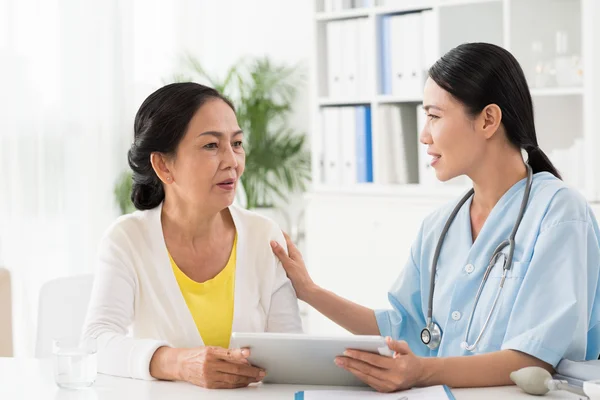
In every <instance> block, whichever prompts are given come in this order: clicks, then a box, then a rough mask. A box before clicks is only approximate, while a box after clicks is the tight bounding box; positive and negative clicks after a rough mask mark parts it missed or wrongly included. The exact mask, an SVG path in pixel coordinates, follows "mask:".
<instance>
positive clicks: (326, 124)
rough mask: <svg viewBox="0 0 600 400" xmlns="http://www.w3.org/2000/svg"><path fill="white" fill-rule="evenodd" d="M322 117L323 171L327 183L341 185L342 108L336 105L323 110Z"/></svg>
mask: <svg viewBox="0 0 600 400" xmlns="http://www.w3.org/2000/svg"><path fill="white" fill-rule="evenodd" d="M321 118H322V123H323V124H322V125H323V130H322V132H321V133H322V139H323V141H322V143H323V164H324V165H323V171H324V177H325V179H324V181H323V183H324V184H326V185H335V186H337V185H339V184H340V183H341V182H342V165H341V164H342V159H341V156H342V155H341V150H340V142H341V130H340V109H339V108H336V107H331V108H329V107H328V108H324V109H323V110H321Z"/></svg>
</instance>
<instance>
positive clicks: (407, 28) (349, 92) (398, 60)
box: [325, 10, 438, 99]
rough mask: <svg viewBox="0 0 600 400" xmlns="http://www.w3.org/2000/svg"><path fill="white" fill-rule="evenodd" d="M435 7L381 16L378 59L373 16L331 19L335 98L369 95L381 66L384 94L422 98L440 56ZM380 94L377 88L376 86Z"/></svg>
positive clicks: (329, 36)
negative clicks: (376, 57) (427, 78)
mask: <svg viewBox="0 0 600 400" xmlns="http://www.w3.org/2000/svg"><path fill="white" fill-rule="evenodd" d="M435 15H436V14H434V12H433V11H432V10H425V11H420V12H414V13H408V14H399V15H387V16H383V17H381V18H379V19H378V20H377V27H378V32H377V55H378V58H379V59H378V60H377V62H373V60H372V56H371V54H373V55H374V54H375V53H374V52H372V51H371V50H372V46H373V43H372V39H371V36H372V35H371V34H370V32H369V27H370V25H369V22H370V21H369V20H368V19H367V18H355V19H349V20H339V21H338V20H336V21H329V22H327V24H326V26H325V34H326V54H327V83H328V96H329V97H330V98H358V99H362V98H366V97H368V96H369V95H371V94H372V92H371V88H374V86H375V84H374V83H371V80H372V75H373V74H372V71H371V69H374V68H375V66H376V65H377V66H378V82H379V85H378V86H379V88H378V92H379V94H383V95H396V96H404V97H408V98H413V99H414V98H420V97H421V96H422V94H423V85H424V83H425V79H426V77H427V70H428V69H429V67H430V66H431V65H432V64H433V63H434V62H435V61H436V60H437V53H438V52H437V23H436V20H435ZM373 92H375V89H373Z"/></svg>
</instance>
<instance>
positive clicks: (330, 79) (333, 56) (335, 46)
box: [325, 21, 344, 98]
mask: <svg viewBox="0 0 600 400" xmlns="http://www.w3.org/2000/svg"><path fill="white" fill-rule="evenodd" d="M343 22H344V21H331V22H328V23H327V25H326V27H325V30H326V35H327V86H328V90H329V93H328V94H329V97H331V98H339V97H342V94H343V90H342V88H343V86H342V85H343V79H342V73H343V70H342V63H343V60H342V46H341V43H342V23H343Z"/></svg>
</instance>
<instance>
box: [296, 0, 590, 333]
mask: <svg viewBox="0 0 600 400" xmlns="http://www.w3.org/2000/svg"><path fill="white" fill-rule="evenodd" d="M312 1H313V4H314V15H313V19H312V21H308V22H307V23H311V24H312V26H313V28H314V29H313V35H312V38H311V40H312V41H313V52H312V59H311V74H310V93H311V94H310V98H311V104H310V110H311V133H312V135H311V143H312V144H311V146H312V163H313V165H312V166H313V184H312V187H311V189H310V191H309V193H308V194H307V196H306V198H307V209H306V232H307V236H306V237H307V242H306V253H307V254H306V259H307V265H308V266H309V268H310V270H311V276H312V277H313V279H314V280H315V281H316V282H317V283H319V284H321V285H323V286H324V287H326V288H328V289H330V290H332V291H334V292H336V293H338V294H340V295H342V296H345V297H347V298H350V299H352V300H353V301H357V302H359V303H361V304H364V305H366V306H369V307H372V308H381V307H386V308H387V307H388V306H389V305H388V300H387V295H386V293H387V290H388V289H389V287H390V286H391V285H392V283H393V282H394V280H395V278H396V277H397V276H398V274H399V273H400V271H401V270H402V268H403V266H404V265H405V262H406V260H407V259H408V256H409V248H410V245H411V243H412V242H413V240H414V238H415V235H416V234H417V232H418V229H419V227H420V224H421V221H422V220H423V218H424V217H425V216H427V215H428V214H430V213H431V212H432V211H433V210H435V209H436V208H438V207H439V206H441V205H443V204H445V203H446V202H448V201H450V200H451V199H455V198H457V197H458V196H460V195H461V194H462V193H464V191H465V190H466V189H467V188H468V187H469V186H470V185H469V182H468V180H464V179H463V180H461V179H457V180H454V182H448V183H445V184H441V183H439V182H436V180H435V178H434V179H429V178H431V176H429V177H428V176H427V175H426V173H427V171H426V169H425V170H423V167H422V165H421V164H420V163H421V161H423V160H422V157H419V155H420V154H421V153H420V151H422V148H421V147H420V146H422V145H421V144H420V143H418V142H417V141H416V139H415V140H413V141H412V142H411V144H410V145H411V146H413V147H412V148H409V147H406V146H405V151H406V152H407V154H410V155H411V156H412V159H411V161H410V162H411V163H413V165H412V168H415V165H414V164H415V163H416V164H417V165H416V168H417V169H418V170H419V173H420V174H419V176H418V179H417V181H416V182H414V181H410V182H404V183H394V182H390V181H389V179H387V180H386V176H385V174H383V179H382V174H381V171H382V168H383V169H385V167H386V165H387V164H386V163H384V165H383V166H382V160H381V159H378V157H379V154H378V149H379V147H381V146H380V145H383V147H384V148H385V147H386V143H387V142H386V141H387V140H389V139H390V136H391V135H393V134H394V130H393V129H391V128H390V124H389V123H385V121H382V115H386V114H385V110H386V109H389V107H397V108H398V109H401V110H403V111H402V112H403V113H404V111H406V110H408V111H407V114H408V115H409V116H410V118H407V119H408V120H410V121H411V124H412V126H414V125H415V123H414V122H415V119H417V108H418V107H419V105H420V103H421V101H422V92H421V91H418V90H417V91H415V90H412V91H408V92H397V91H392V93H389V90H388V92H386V91H385V90H382V89H384V88H385V85H383V84H384V83H386V82H385V80H384V79H383V77H382V73H383V72H384V71H385V68H382V65H383V64H384V63H385V62H387V61H386V57H387V59H389V57H393V56H394V55H393V54H392V51H390V50H388V51H387V53H386V51H385V50H384V49H385V48H388V49H389V47H386V46H383V45H382V43H381V40H380V39H381V37H382V32H385V29H384V28H386V27H385V26H383V25H384V24H387V23H389V22H386V20H387V21H389V18H394V17H397V16H404V15H406V14H408V15H409V14H411V13H420V12H428V13H429V14H428V15H429V17H428V23H429V24H430V25H429V26H430V29H428V30H427V32H428V34H423V36H422V38H421V39H422V40H423V43H426V44H423V45H422V46H420V47H419V48H421V49H424V50H423V53H422V54H420V55H419V57H422V58H423V59H424V60H428V59H429V60H437V58H439V57H441V56H442V55H443V54H444V53H445V52H446V51H448V50H450V49H451V48H453V47H455V46H457V45H459V44H461V43H464V42H473V41H485V42H491V43H495V44H498V45H501V46H503V47H505V48H507V49H508V50H510V51H511V52H512V53H513V54H514V55H515V57H516V58H517V59H518V60H519V62H520V63H521V66H522V67H523V70H524V71H525V73H526V76H527V78H528V82H529V83H530V88H531V94H532V97H533V101H534V107H535V116H536V128H537V135H538V140H539V142H540V146H541V147H542V149H544V151H545V152H546V153H547V154H548V155H549V156H550V158H551V159H552V161H553V162H555V164H556V165H557V167H558V168H559V170H561V172H562V173H563V175H564V177H565V181H566V182H567V183H568V184H569V185H571V186H572V187H575V188H576V189H578V190H579V191H580V192H581V193H582V194H584V196H585V197H586V198H587V199H588V200H589V201H590V202H591V203H592V206H593V208H594V210H595V212H596V215H600V157H599V156H598V155H597V153H598V151H600V129H598V124H597V123H596V118H595V116H596V115H597V114H598V113H599V112H600V75H599V74H600V72H599V71H600V40H598V39H597V38H600V24H599V23H598V21H600V2H599V1H597V0H371V1H360V0H354V1H349V0H343V1H340V0H333V3H336V4H335V5H334V6H338V8H337V9H331V8H332V7H331V3H329V4H328V5H327V7H326V3H325V0H312ZM352 3H355V4H360V5H365V6H364V7H355V8H349V7H350V6H351V5H352ZM340 8H341V9H340ZM422 15H423V14H422ZM352 21H361V22H360V24H362V29H363V31H362V32H363V35H362V36H364V37H362V38H361V39H360V40H362V41H361V43H362V44H361V46H363V50H362V51H361V52H360V57H358V58H357V59H358V60H359V62H360V63H362V64H364V65H366V66H367V67H363V68H358V69H357V70H358V71H361V72H362V76H363V79H364V81H365V83H366V85H364V87H363V89H362V90H361V91H360V93H352V94H351V95H345V94H339V93H338V95H335V94H332V91H330V76H329V74H330V71H331V65H329V57H330V52H329V51H328V45H331V43H337V45H338V46H339V47H340V48H346V47H347V46H348V45H349V43H351V42H348V41H345V40H347V39H341V40H338V41H332V39H331V37H328V36H329V35H328V34H329V33H330V32H331V28H328V25H329V24H332V23H342V24H344V23H347V22H352ZM388 28H389V27H388ZM557 37H558V39H557ZM594 38H595V39H594ZM565 46H566V49H565ZM396 48H397V47H394V49H396ZM557 49H558V50H559V52H557ZM558 53H565V54H567V55H569V56H573V55H577V56H579V57H580V58H579V59H578V60H577V61H578V62H579V67H580V68H581V69H582V70H583V78H581V76H574V75H573V74H572V73H570V74H566V73H564V70H565V69H564V68H563V73H562V74H561V76H560V77H558V75H557V74H558V68H557V66H560V65H563V66H564V65H565V63H566V62H570V61H573V60H572V58H571V57H569V58H565V57H563V58H561V59H560V60H559V62H558V63H557V62H556V60H557V54H558ZM558 55H560V54H558ZM430 62H431V61H430ZM560 63H562V64H560ZM423 64H424V66H423V71H422V72H423V73H424V75H425V77H426V67H425V65H426V64H427V63H426V62H425V61H424V63H423ZM570 71H572V69H571V70H570ZM387 83H389V82H387ZM388 89H389V88H388ZM358 106H368V107H370V111H371V115H372V119H371V121H372V124H371V138H372V148H373V159H372V161H373V165H372V167H373V182H363V183H350V184H349V183H348V182H347V181H344V180H342V179H340V180H339V182H335V181H327V180H326V179H324V178H326V174H324V170H325V167H326V165H325V163H324V158H323V152H324V151H325V150H326V149H325V148H324V147H326V144H325V143H324V138H325V136H324V135H325V132H324V125H323V121H322V118H321V116H322V112H323V110H332V109H335V108H338V107H341V108H344V107H358ZM404 117H405V116H404V114H403V120H404ZM416 122H417V128H416V129H414V132H412V133H411V134H413V135H414V137H416V136H417V135H418V121H416ZM409 125H410V124H409ZM328 132H329V131H328ZM402 132H403V134H407V131H406V130H405V129H403V130H402ZM343 135H345V136H343ZM347 140H353V139H352V134H349V133H348V132H343V133H342V136H338V139H337V143H339V144H340V145H343V143H342V142H343V141H347ZM331 143H336V141H335V140H334V141H333V142H329V144H330V145H331ZM563 167H567V168H571V169H572V172H570V173H565V172H566V171H565V170H564V169H563ZM428 172H429V174H430V175H431V174H433V171H432V170H430V171H428ZM421 175H423V176H424V177H425V178H427V179H422V176H421ZM387 178H389V176H387ZM307 321H308V326H307V331H308V332H311V333H316V334H336V333H342V330H341V328H339V327H336V326H335V324H333V323H331V322H330V321H327V320H326V319H325V318H324V317H322V316H320V315H319V314H318V313H316V312H312V310H311V311H310V312H309V317H308V319H307Z"/></svg>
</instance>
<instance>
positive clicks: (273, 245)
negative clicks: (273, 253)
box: [271, 241, 277, 249]
mask: <svg viewBox="0 0 600 400" xmlns="http://www.w3.org/2000/svg"><path fill="white" fill-rule="evenodd" d="M271 247H272V248H274V249H275V248H277V242H275V241H272V242H271Z"/></svg>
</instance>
